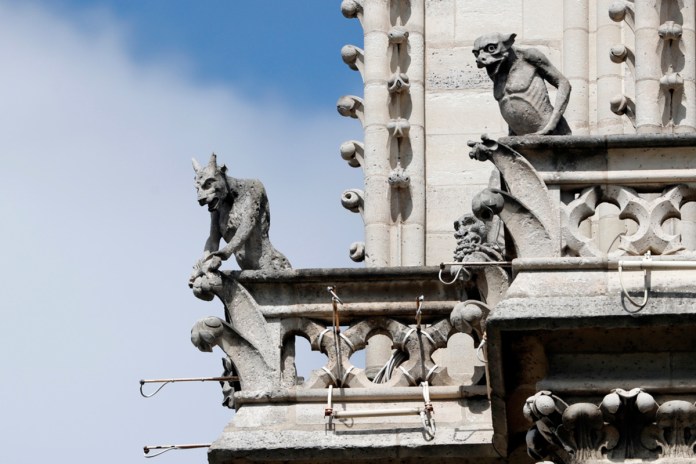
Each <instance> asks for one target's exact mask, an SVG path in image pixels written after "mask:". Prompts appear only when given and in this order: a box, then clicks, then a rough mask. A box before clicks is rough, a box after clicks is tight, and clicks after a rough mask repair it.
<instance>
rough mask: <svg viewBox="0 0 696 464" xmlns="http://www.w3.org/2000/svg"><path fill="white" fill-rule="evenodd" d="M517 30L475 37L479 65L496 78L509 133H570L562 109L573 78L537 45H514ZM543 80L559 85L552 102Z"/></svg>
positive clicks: (496, 92) (494, 84) (495, 93)
mask: <svg viewBox="0 0 696 464" xmlns="http://www.w3.org/2000/svg"><path fill="white" fill-rule="evenodd" d="M515 37H516V34H500V33H492V34H486V35H482V36H481V37H479V38H477V39H476V40H475V41H474V49H473V53H474V55H475V56H476V65H477V66H478V67H479V68H486V72H487V73H488V76H489V77H490V78H491V80H493V96H494V97H495V99H496V100H497V101H498V105H499V106H500V112H501V113H502V115H503V119H505V121H506V122H507V123H508V126H509V130H510V135H526V134H539V135H569V134H570V133H571V130H570V127H569V126H568V123H567V122H566V120H565V119H564V118H563V112H564V111H565V109H566V106H567V105H568V100H569V98H570V90H571V88H570V82H569V81H568V79H566V78H565V77H564V76H563V75H562V74H561V72H560V71H559V70H558V69H556V67H555V66H553V65H552V64H551V62H550V61H549V59H548V58H547V57H546V56H545V55H544V54H543V53H541V52H540V51H539V50H536V49H534V48H527V49H520V48H517V47H513V44H514V43H515ZM544 81H546V82H548V83H550V84H551V85H553V86H554V87H556V88H557V89H558V92H557V93H556V103H555V107H554V106H551V101H550V100H549V94H548V91H547V90H546V84H545V83H544Z"/></svg>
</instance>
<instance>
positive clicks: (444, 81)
mask: <svg viewBox="0 0 696 464" xmlns="http://www.w3.org/2000/svg"><path fill="white" fill-rule="evenodd" d="M472 50H473V48H472V47H453V48H446V49H438V48H428V50H427V52H426V63H425V67H426V69H425V78H426V90H428V91H430V90H472V89H476V90H481V91H485V92H489V93H492V92H493V83H492V82H491V80H490V78H489V77H488V74H486V71H485V70H484V69H479V68H478V67H476V60H475V59H474V55H473V53H472V52H471V51H472Z"/></svg>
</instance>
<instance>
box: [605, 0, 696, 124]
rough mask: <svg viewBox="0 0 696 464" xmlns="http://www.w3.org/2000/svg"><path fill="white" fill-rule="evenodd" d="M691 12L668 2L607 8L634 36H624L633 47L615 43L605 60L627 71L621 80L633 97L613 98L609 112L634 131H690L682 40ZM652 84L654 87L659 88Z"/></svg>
mask: <svg viewBox="0 0 696 464" xmlns="http://www.w3.org/2000/svg"><path fill="white" fill-rule="evenodd" d="M690 10H691V7H689V6H688V4H685V3H684V2H675V1H673V0H656V1H652V2H643V1H640V2H633V1H626V0H621V1H615V2H613V3H612V4H611V5H610V6H609V17H610V18H611V19H612V20H613V21H616V22H625V23H626V25H627V26H628V27H629V28H630V29H633V32H634V34H630V35H627V36H626V37H633V38H634V40H633V41H632V43H626V44H615V45H614V46H613V47H612V48H611V53H610V56H609V59H611V60H612V61H613V62H615V63H622V62H625V63H626V64H627V65H628V69H629V70H630V73H626V74H627V75H626V77H627V78H630V79H633V80H635V84H634V85H632V86H630V87H629V88H631V87H633V88H634V89H635V90H634V97H633V98H632V97H630V96H627V95H624V94H617V95H615V96H614V97H613V98H612V101H611V110H612V111H613V112H614V113H616V114H619V115H626V116H627V117H628V118H629V119H630V121H631V123H632V124H633V126H634V127H636V128H637V129H638V132H666V133H672V132H692V131H693V128H694V115H693V114H691V112H692V111H693V105H692V104H690V103H689V101H688V100H689V95H693V92H694V84H693V80H690V79H688V78H686V79H685V77H686V76H687V75H690V71H689V70H688V64H687V63H688V61H689V60H688V58H687V56H686V55H688V53H685V50H686V49H687V47H686V46H685V42H684V37H682V35H683V32H684V25H685V23H686V22H688V20H687V21H685V17H688V15H689V14H690V12H691V11H690ZM653 17H654V18H657V17H659V18H660V19H659V20H660V21H662V23H661V24H660V23H659V22H657V19H655V20H654V21H653V20H652V18H653ZM687 42H688V39H687ZM653 83H659V89H658V88H656V87H654V86H653ZM637 116H639V117H637ZM680 126H681V127H680Z"/></svg>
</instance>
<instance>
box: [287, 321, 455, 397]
mask: <svg viewBox="0 0 696 464" xmlns="http://www.w3.org/2000/svg"><path fill="white" fill-rule="evenodd" d="M285 331H286V332H287V333H295V334H297V333H301V334H303V335H304V336H306V337H307V339H308V340H309V342H310V344H311V346H312V349H313V350H317V351H321V352H322V353H325V354H326V356H327V364H326V365H325V366H324V367H322V368H321V369H320V370H316V371H314V372H313V373H312V376H311V378H310V379H309V380H308V381H307V382H305V385H304V386H305V387H307V388H325V387H327V386H328V385H335V386H343V387H371V386H373V384H372V382H371V381H370V380H369V379H368V378H367V377H366V376H365V373H364V370H363V369H358V368H355V367H354V366H353V365H352V363H351V362H350V357H351V356H352V355H353V353H355V352H356V351H358V350H361V349H363V348H365V346H366V345H367V340H368V339H369V337H370V335H371V334H373V333H376V332H377V333H385V334H388V336H389V337H390V338H391V339H392V341H393V345H394V348H396V349H397V350H398V351H401V352H403V353H404V354H405V356H403V357H402V361H403V362H402V363H401V364H399V365H396V366H394V367H395V372H394V375H393V376H392V378H391V379H390V380H389V381H388V382H385V383H386V385H387V386H409V385H411V386H414V385H419V384H420V382H423V381H428V382H429V383H430V384H431V385H450V384H452V383H453V381H452V379H451V378H450V377H449V375H448V374H447V369H446V368H443V367H441V366H438V365H437V364H435V363H434V362H433V360H432V354H433V353H434V352H435V350H437V349H439V348H444V347H446V346H447V339H448V337H449V334H450V333H451V332H452V325H451V324H450V323H449V321H447V320H446V319H443V320H440V321H438V322H436V323H434V324H431V325H429V326H428V327H427V328H426V327H423V328H422V329H417V328H414V327H409V326H407V325H405V324H402V323H401V322H398V321H396V320H394V319H391V318H386V317H373V318H370V319H365V320H362V321H360V322H357V323H356V324H354V325H352V326H351V327H349V328H348V329H345V330H341V331H338V332H337V336H336V335H335V333H334V331H333V330H332V327H331V326H329V327H323V326H322V325H320V324H318V323H315V322H314V321H310V320H308V319H298V320H295V321H294V322H292V323H289V324H288V325H287V327H286V328H285Z"/></svg>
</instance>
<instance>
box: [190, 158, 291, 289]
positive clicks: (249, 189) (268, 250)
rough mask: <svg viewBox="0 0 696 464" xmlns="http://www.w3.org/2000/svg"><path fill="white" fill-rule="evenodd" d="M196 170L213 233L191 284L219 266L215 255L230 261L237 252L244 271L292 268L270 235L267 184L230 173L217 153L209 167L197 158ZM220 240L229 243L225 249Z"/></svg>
mask: <svg viewBox="0 0 696 464" xmlns="http://www.w3.org/2000/svg"><path fill="white" fill-rule="evenodd" d="M193 169H194V170H195V171H196V177H195V182H196V190H197V192H198V203H199V204H200V205H201V206H203V205H207V206H208V211H210V236H209V237H208V240H207V241H206V242H205V251H204V255H203V258H202V259H201V260H200V261H199V262H198V263H197V265H196V266H195V270H194V273H193V275H192V276H191V279H190V281H189V284H190V285H191V286H193V284H194V281H195V280H196V278H198V277H201V276H205V275H206V272H207V271H208V270H209V269H208V267H212V268H217V267H219V261H218V260H216V259H215V258H219V259H220V260H226V259H228V258H229V257H230V256H232V255H233V254H234V256H235V258H236V259H237V264H239V267H240V268H241V269H242V270H247V269H265V270H281V269H289V268H290V262H289V261H288V260H287V258H286V257H285V256H284V255H283V254H282V253H281V252H279V251H278V250H276V249H275V248H274V247H273V245H272V244H271V241H270V239H269V238H268V229H269V228H270V222H271V217H270V209H269V206H268V198H267V197H266V190H265V189H264V187H263V184H262V183H261V182H260V181H258V180H256V179H235V178H233V177H229V176H227V168H226V167H225V165H222V166H218V165H217V157H216V156H215V154H214V153H213V154H212V155H211V157H210V161H209V162H208V165H207V166H205V167H201V165H200V164H199V163H198V162H197V161H196V160H195V159H194V160H193ZM220 239H224V240H225V242H227V243H226V245H225V246H224V247H222V248H220ZM216 261H218V262H216ZM208 263H210V264H209V265H208ZM215 270H216V269H215Z"/></svg>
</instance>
